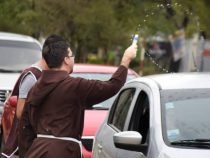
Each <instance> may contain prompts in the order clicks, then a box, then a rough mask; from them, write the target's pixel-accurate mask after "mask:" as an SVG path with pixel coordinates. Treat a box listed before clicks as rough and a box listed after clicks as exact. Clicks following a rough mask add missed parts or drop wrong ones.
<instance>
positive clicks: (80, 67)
mask: <svg viewBox="0 0 210 158" xmlns="http://www.w3.org/2000/svg"><path fill="white" fill-rule="evenodd" d="M117 68H118V67H117V66H109V65H97V64H74V70H73V72H74V73H82V72H83V73H90V72H91V73H111V74H112V73H114V72H115V71H116V70H117ZM128 74H133V75H135V76H139V75H138V74H137V73H136V72H135V71H133V70H131V69H129V71H128Z"/></svg>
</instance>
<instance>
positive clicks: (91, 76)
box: [71, 73, 136, 109]
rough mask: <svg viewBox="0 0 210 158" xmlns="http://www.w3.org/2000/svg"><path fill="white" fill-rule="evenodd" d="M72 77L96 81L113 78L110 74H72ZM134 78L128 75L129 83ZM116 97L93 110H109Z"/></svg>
mask: <svg viewBox="0 0 210 158" xmlns="http://www.w3.org/2000/svg"><path fill="white" fill-rule="evenodd" d="M71 76H72V77H82V78H85V79H89V80H91V79H94V80H102V81H106V80H108V79H110V78H111V76H112V74H108V73H72V74H71ZM133 78H136V77H135V76H134V75H131V74H128V76H127V81H128V80H131V79H133ZM115 97H116V95H115V96H113V97H111V98H109V99H107V100H105V101H103V102H101V103H99V104H96V105H93V108H95V109H109V108H110V107H111V105H112V103H113V101H114V99H115Z"/></svg>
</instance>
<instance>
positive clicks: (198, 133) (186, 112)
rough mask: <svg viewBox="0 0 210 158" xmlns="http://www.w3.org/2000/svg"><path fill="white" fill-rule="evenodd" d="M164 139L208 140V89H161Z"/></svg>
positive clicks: (209, 90) (209, 108)
mask: <svg viewBox="0 0 210 158" xmlns="http://www.w3.org/2000/svg"><path fill="white" fill-rule="evenodd" d="M161 106H162V120H163V121H162V122H163V133H164V140H166V141H167V142H168V143H171V142H174V141H181V140H196V139H197V140H199V139H202V140H210V135H209V133H210V119H207V118H209V113H210V89H198V90H191V89H190V90H164V91H161Z"/></svg>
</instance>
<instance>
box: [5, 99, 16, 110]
mask: <svg viewBox="0 0 210 158" xmlns="http://www.w3.org/2000/svg"><path fill="white" fill-rule="evenodd" d="M7 102H8V103H7V104H8V105H9V106H11V107H13V108H16V106H17V96H10V97H9V99H8V101H7Z"/></svg>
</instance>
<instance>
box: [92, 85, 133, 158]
mask: <svg viewBox="0 0 210 158" xmlns="http://www.w3.org/2000/svg"><path fill="white" fill-rule="evenodd" d="M135 97H136V88H135V87H134V86H125V87H124V88H123V89H122V90H121V91H120V92H119V94H118V96H117V98H116V100H115V102H114V103H113V106H112V108H111V109H110V112H109V116H108V117H107V119H106V122H105V123H104V124H103V125H102V126H101V128H100V130H99V131H98V133H97V136H96V139H95V143H94V150H93V158H116V157H117V150H118V149H117V148H116V147H115V146H114V143H113V135H114V134H115V133H117V132H119V131H123V130H124V125H125V122H126V119H127V115H128V113H129V110H130V108H131V107H132V106H133V100H134V99H135Z"/></svg>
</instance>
